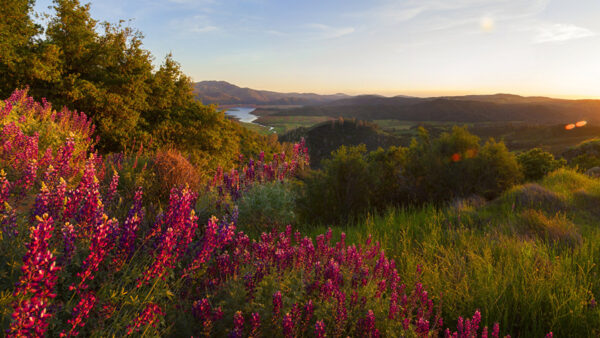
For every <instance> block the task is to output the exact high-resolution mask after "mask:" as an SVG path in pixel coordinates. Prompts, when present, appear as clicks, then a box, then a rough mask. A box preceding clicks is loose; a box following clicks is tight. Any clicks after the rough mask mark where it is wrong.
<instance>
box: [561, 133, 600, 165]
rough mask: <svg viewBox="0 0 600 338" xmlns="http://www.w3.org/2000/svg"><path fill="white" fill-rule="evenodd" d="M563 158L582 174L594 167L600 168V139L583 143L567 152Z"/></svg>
mask: <svg viewBox="0 0 600 338" xmlns="http://www.w3.org/2000/svg"><path fill="white" fill-rule="evenodd" d="M563 156H564V157H565V158H566V159H567V161H568V162H569V165H570V166H571V167H573V168H577V169H578V170H580V171H582V172H585V171H586V170H588V169H591V168H593V167H600V139H598V138H593V139H589V140H586V141H584V142H581V143H580V144H578V145H576V146H574V147H572V148H570V149H568V150H567V151H565V152H564V153H563Z"/></svg>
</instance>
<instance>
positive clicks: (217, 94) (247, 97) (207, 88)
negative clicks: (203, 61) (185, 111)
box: [194, 81, 349, 105]
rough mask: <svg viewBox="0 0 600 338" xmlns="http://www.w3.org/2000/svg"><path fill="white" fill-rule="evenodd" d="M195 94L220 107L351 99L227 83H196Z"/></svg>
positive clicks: (337, 95) (341, 96) (308, 103)
mask: <svg viewBox="0 0 600 338" xmlns="http://www.w3.org/2000/svg"><path fill="white" fill-rule="evenodd" d="M194 94H195V95H196V98H198V99H199V100H200V101H202V103H204V104H220V105H312V104H320V103H326V102H331V101H336V100H340V99H344V98H347V97H349V96H348V95H345V94H334V95H318V94H313V93H278V92H272V91H267V90H255V89H250V88H241V87H238V86H236V85H233V84H231V83H229V82H225V81H202V82H196V83H194Z"/></svg>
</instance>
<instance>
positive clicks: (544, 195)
mask: <svg viewBox="0 0 600 338" xmlns="http://www.w3.org/2000/svg"><path fill="white" fill-rule="evenodd" d="M507 196H508V197H509V198H510V199H512V200H513V203H514V209H519V210H522V209H529V208H533V209H541V210H545V211H548V212H559V211H565V210H567V203H566V201H565V200H564V199H563V198H562V197H561V196H560V195H559V194H557V193H556V192H554V191H552V190H549V189H547V188H545V187H543V186H541V185H539V184H537V183H527V184H525V185H522V186H518V187H516V188H514V189H513V190H512V191H510V192H509V193H508V194H507Z"/></svg>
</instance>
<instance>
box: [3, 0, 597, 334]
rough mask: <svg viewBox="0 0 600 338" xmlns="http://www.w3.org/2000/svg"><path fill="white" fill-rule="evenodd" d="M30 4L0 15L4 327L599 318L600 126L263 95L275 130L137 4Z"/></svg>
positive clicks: (396, 324) (592, 329)
mask: <svg viewBox="0 0 600 338" xmlns="http://www.w3.org/2000/svg"><path fill="white" fill-rule="evenodd" d="M33 6H34V1H22V0H18V1H13V2H11V4H10V5H9V6H6V8H5V10H6V13H7V15H2V16H0V32H1V33H2V39H0V40H1V41H0V45H2V48H0V69H2V72H0V77H1V78H2V81H0V95H1V96H2V97H0V99H2V100H0V313H1V318H0V330H2V333H3V334H5V335H6V336H7V337H75V336H83V337H88V336H89V337H123V336H139V337H200V336H202V337H236V338H237V337H268V336H273V337H348V336H350V337H440V336H444V337H448V338H449V337H506V336H515V337H521V336H522V337H548V338H549V337H553V336H554V335H556V336H561V337H562V336H572V337H588V336H589V337H594V336H599V335H600V309H599V308H598V306H597V300H596V299H595V298H596V295H598V294H599V292H600V283H599V282H598V267H597V263H596V262H597V261H598V258H600V257H599V255H600V244H598V243H599V240H600V230H598V223H599V221H600V212H599V211H598V210H599V208H598V206H599V205H600V180H599V178H598V171H600V169H599V168H598V167H600V141H599V139H598V138H597V136H598V133H599V132H600V131H599V130H598V127H594V126H590V125H586V126H584V125H585V123H583V124H582V125H581V127H578V126H576V125H575V124H573V125H571V127H569V128H566V129H565V128H564V125H522V124H512V123H507V124H487V123H479V124H475V123H473V124H468V125H467V126H465V127H459V126H455V125H454V123H452V122H448V121H446V122H429V123H423V124H418V125H417V124H414V123H410V122H406V121H395V120H389V119H388V120H376V121H375V122H368V121H362V120H356V119H344V118H338V119H332V118H331V117H333V116H331V117H327V116H324V115H323V113H322V112H321V113H319V111H320V110H316V113H315V114H313V116H304V117H298V116H295V113H294V110H286V114H279V115H274V114H272V113H273V112H274V111H276V110H278V109H280V108H281V107H271V108H272V109H271V111H270V113H271V114H269V113H268V112H267V113H264V111H263V113H261V114H259V115H261V120H259V123H261V122H263V123H265V124H266V125H272V126H274V127H275V129H276V130H277V132H278V133H282V132H284V131H285V132H286V133H285V135H281V136H280V137H279V138H278V135H276V134H273V133H266V132H265V130H264V129H262V127H258V128H257V127H256V126H255V125H253V127H252V128H254V130H248V129H247V128H245V127H244V126H243V125H241V124H240V123H238V122H236V121H233V120H231V119H228V118H226V117H225V115H224V114H223V112H222V111H219V110H218V109H217V107H216V106H212V105H209V106H207V105H203V104H201V103H200V102H198V101H197V100H196V98H195V97H194V94H193V87H192V82H191V79H190V78H189V77H187V76H186V75H185V74H184V73H183V72H182V70H181V66H180V65H179V64H178V63H177V62H176V61H175V60H174V59H173V57H172V55H171V54H168V55H167V56H166V57H165V58H164V59H163V61H162V63H160V64H155V60H156V59H155V58H154V57H153V56H152V53H150V51H148V50H145V49H144V48H143V47H142V46H143V45H142V34H141V33H140V32H138V31H136V30H135V29H134V28H132V27H130V26H128V25H127V24H125V23H124V22H120V23H117V24H110V23H101V22H99V21H97V20H95V19H93V18H92V17H91V15H90V5H82V4H81V3H80V2H79V1H77V0H60V1H58V0H57V1H53V9H52V13H50V14H48V15H47V16H44V18H45V19H44V20H42V21H43V22H39V21H38V20H37V18H38V17H37V13H35V12H34V9H33ZM15 88H18V89H15ZM379 99H380V98H379ZM379 99H377V100H379ZM401 100H404V99H401ZM577 104H580V105H583V106H582V107H583V108H586V107H587V108H590V107H591V108H593V107H595V103H594V102H579V103H577ZM588 104H589V106H588ZM477 107H481V105H475V106H473V107H472V109H471V110H470V111H469V113H474V114H476V115H478V114H479V111H478V109H479V108H477ZM582 107H580V108H582ZM296 108H298V107H296ZM442 108H443V107H442ZM587 108H586V109H587ZM591 108H590V111H591ZM331 109H337V108H335V107H334V108H331ZM267 110H268V109H267ZM442 112H443V109H442ZM317 113H318V114H317ZM360 113H361V114H363V113H364V114H366V115H364V116H367V115H368V116H371V117H372V116H373V115H372V114H374V113H378V112H377V111H373V109H372V108H368V107H367V108H364V109H363V108H361V111H360ZM380 113H381V112H380ZM384 113H385V112H384ZM521 113H522V112H521V111H519V114H521ZM533 113H535V114H538V115H535V114H533V115H531V116H528V118H530V119H534V118H535V116H541V115H539V114H542V115H544V114H545V113H544V111H539V110H538V111H537V113H536V112H535V111H534V112H533ZM284 115H289V116H284ZM296 115H297V114H296ZM334 116H336V115H334ZM386 116H387V117H386ZM446 117H448V116H446ZM380 118H389V116H388V115H385V114H383V115H380ZM477 121H480V120H479V119H478V120H477ZM580 122H584V121H580ZM570 123H574V121H573V122H570ZM260 133H262V134H263V135H260ZM267 134H268V135H267ZM307 135H308V137H307V138H306V139H305V138H304V136H307ZM490 137H491V138H490ZM594 137H596V138H594ZM493 138H496V140H494V139H493ZM514 150H518V151H519V152H518V153H516V152H514ZM549 151H550V152H549ZM313 154H315V156H312V155H313ZM594 176H595V177H594Z"/></svg>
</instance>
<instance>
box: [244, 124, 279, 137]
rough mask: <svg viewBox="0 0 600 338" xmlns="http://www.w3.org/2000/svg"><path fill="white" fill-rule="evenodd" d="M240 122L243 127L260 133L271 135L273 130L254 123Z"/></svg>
mask: <svg viewBox="0 0 600 338" xmlns="http://www.w3.org/2000/svg"><path fill="white" fill-rule="evenodd" d="M240 124H241V125H242V126H244V127H245V128H248V129H249V130H251V131H253V132H256V133H259V134H261V135H271V134H273V132H274V131H273V130H271V128H269V127H266V126H262V125H260V124H256V123H247V122H240Z"/></svg>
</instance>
